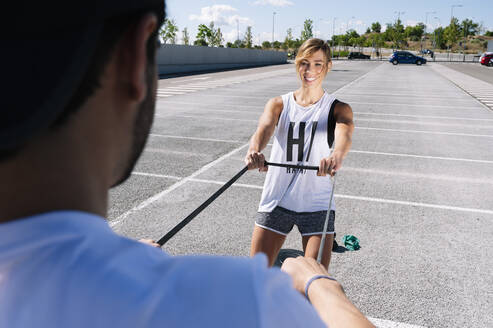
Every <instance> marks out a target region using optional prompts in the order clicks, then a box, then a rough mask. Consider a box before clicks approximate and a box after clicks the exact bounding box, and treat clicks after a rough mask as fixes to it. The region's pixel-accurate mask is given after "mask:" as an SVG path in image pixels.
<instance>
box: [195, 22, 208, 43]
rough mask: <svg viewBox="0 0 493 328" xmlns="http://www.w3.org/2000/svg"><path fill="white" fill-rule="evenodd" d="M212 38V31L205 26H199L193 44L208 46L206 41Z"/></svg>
mask: <svg viewBox="0 0 493 328" xmlns="http://www.w3.org/2000/svg"><path fill="white" fill-rule="evenodd" d="M211 36H212V31H211V30H210V29H209V27H207V25H205V24H200V25H199V27H198V32H197V36H196V37H195V42H194V43H193V44H194V45H196V46H208V45H209V43H208V42H207V40H210V38H211Z"/></svg>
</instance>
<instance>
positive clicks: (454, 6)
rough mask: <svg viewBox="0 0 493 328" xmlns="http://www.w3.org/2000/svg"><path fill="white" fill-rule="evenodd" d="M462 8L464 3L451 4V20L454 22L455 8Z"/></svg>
mask: <svg viewBox="0 0 493 328" xmlns="http://www.w3.org/2000/svg"><path fill="white" fill-rule="evenodd" d="M456 7H457V8H460V7H462V5H451V6H450V22H451V23H452V18H454V8H456Z"/></svg>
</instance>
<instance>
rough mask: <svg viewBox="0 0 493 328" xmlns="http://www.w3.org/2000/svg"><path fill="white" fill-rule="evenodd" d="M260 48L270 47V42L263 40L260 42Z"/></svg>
mask: <svg viewBox="0 0 493 328" xmlns="http://www.w3.org/2000/svg"><path fill="white" fill-rule="evenodd" d="M262 48H263V49H270V48H272V45H271V44H270V42H269V41H264V42H262Z"/></svg>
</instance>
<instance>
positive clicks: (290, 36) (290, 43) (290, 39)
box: [282, 28, 295, 50]
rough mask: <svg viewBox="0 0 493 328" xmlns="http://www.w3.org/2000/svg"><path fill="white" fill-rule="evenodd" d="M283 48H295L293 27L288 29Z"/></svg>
mask: <svg viewBox="0 0 493 328" xmlns="http://www.w3.org/2000/svg"><path fill="white" fill-rule="evenodd" d="M282 48H283V49H284V50H288V49H292V48H295V41H294V40H293V29H291V28H288V30H287V31H286V38H285V39H284V43H283V44H282Z"/></svg>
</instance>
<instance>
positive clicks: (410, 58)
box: [389, 51, 426, 65]
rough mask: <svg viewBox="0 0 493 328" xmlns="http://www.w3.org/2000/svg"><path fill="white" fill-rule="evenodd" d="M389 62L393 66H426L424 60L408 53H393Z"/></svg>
mask: <svg viewBox="0 0 493 328" xmlns="http://www.w3.org/2000/svg"><path fill="white" fill-rule="evenodd" d="M389 62H391V63H392V64H394V65H397V64H416V65H422V64H426V59H425V58H423V57H421V56H416V55H414V54H412V53H410V52H409V51H394V53H393V54H392V55H391V56H390V57H389Z"/></svg>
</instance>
